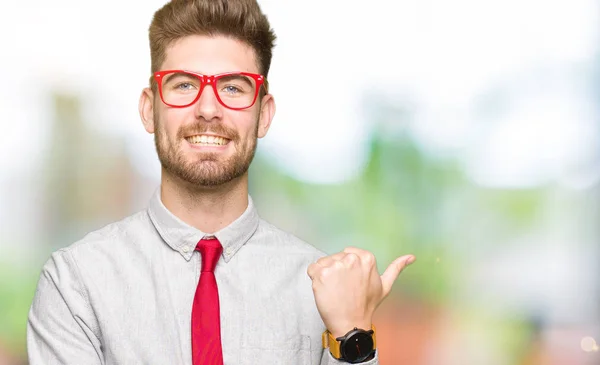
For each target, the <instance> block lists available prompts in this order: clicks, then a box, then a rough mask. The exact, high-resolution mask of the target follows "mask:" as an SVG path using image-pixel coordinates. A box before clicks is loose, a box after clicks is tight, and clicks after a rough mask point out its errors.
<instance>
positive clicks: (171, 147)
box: [140, 0, 275, 187]
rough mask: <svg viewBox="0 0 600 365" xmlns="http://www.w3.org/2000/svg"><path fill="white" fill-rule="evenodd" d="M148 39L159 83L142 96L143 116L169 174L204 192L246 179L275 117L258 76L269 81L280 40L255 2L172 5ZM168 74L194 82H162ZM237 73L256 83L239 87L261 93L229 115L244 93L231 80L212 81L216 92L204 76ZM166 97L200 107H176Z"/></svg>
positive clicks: (181, 1)
mask: <svg viewBox="0 0 600 365" xmlns="http://www.w3.org/2000/svg"><path fill="white" fill-rule="evenodd" d="M149 33H150V50H151V59H152V72H153V74H154V77H153V78H152V79H151V87H150V88H146V89H144V91H143V92H142V96H141V98H140V115H141V117H142V121H143V122H144V127H145V128H146V130H147V131H148V132H150V133H155V142H156V148H157V152H158V156H159V159H160V161H161V164H162V166H163V173H166V174H168V175H170V177H171V178H176V179H179V180H182V181H183V182H186V183H189V184H191V185H194V186H198V187H209V186H218V185H222V184H224V183H227V182H229V181H231V180H234V179H236V178H238V177H240V176H243V175H245V173H246V172H247V170H248V167H249V165H250V162H251V161H252V158H253V156H254V152H255V150H256V143H257V138H262V137H264V136H265V135H266V133H267V131H268V128H269V126H270V123H271V120H272V118H273V115H274V112H275V103H274V100H273V97H272V96H271V95H270V94H266V81H265V85H263V86H261V85H260V83H257V82H256V80H259V81H260V80H261V79H260V77H258V75H260V76H261V77H263V76H264V77H266V76H267V73H268V71H269V68H270V64H271V56H272V48H273V42H274V40H275V35H274V33H273V31H272V30H271V29H270V25H269V22H268V21H267V18H266V17H265V15H264V14H263V13H262V12H261V10H260V8H259V6H258V4H257V3H256V1H255V0H173V1H171V2H170V3H168V4H166V5H165V6H164V7H163V8H161V9H160V10H158V11H157V12H156V13H155V15H154V18H153V20H152V24H151V25H150V32H149ZM169 70H181V71H189V72H190V74H183V75H182V74H181V73H170V74H168V75H166V76H164V77H162V75H163V74H164V73H162V72H161V71H169ZM231 72H244V73H247V74H253V75H256V77H255V78H254V79H253V78H252V77H248V78H247V79H244V80H243V81H245V82H246V83H245V84H244V85H247V86H242V85H239V86H240V87H242V88H244V89H247V90H244V92H252V91H254V90H256V91H257V93H258V91H260V94H259V97H258V98H257V99H256V101H255V102H254V103H253V104H252V105H251V106H250V107H248V108H245V109H241V110H240V109H236V108H231V106H232V104H234V103H235V101H234V100H233V98H235V97H238V95H239V94H240V90H239V89H238V88H237V86H238V85H237V84H233V83H232V81H230V78H226V77H225V78H221V79H219V80H220V81H219V82H215V80H214V79H210V82H214V83H215V85H214V87H213V85H212V84H209V83H207V82H206V81H207V80H209V78H206V77H204V76H202V75H206V76H211V75H218V74H223V73H231ZM194 73H195V74H197V75H198V77H197V78H194ZM185 77H188V79H187V81H185V80H184V81H185V82H180V81H179V79H181V78H185ZM203 81H204V82H203ZM159 83H160V85H159ZM252 88H254V89H252ZM199 90H202V91H201V93H200V94H198V92H199ZM168 93H171V94H172V93H177V94H176V96H178V97H180V98H181V97H182V96H181V95H183V98H186V96H185V95H184V94H185V93H189V94H190V95H191V94H193V95H196V96H197V99H194V98H188V99H186V100H189V101H190V102H192V104H189V103H187V102H186V103H177V102H176V103H173V102H171V100H172V99H169V98H170V97H169V96H168V95H171V94H168ZM265 94H266V95H265ZM226 98H229V99H226ZM177 100H178V99H177ZM194 100H195V101H194ZM228 100H229V101H228ZM184 104H185V106H184ZM188 104H189V105H188ZM181 106H183V107H181ZM233 106H235V105H233ZM215 137H217V138H215Z"/></svg>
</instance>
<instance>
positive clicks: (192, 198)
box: [160, 170, 248, 233]
mask: <svg viewBox="0 0 600 365" xmlns="http://www.w3.org/2000/svg"><path fill="white" fill-rule="evenodd" d="M160 197H161V201H162V203H163V204H164V206H165V207H166V208H167V209H168V210H169V211H170V212H171V213H173V214H174V215H175V216H176V217H177V218H179V219H181V220H182V221H184V222H185V223H187V224H189V225H190V226H192V227H195V228H197V229H199V230H200V231H202V232H204V233H215V232H217V231H219V230H221V229H222V228H224V227H227V226H228V225H229V224H231V223H232V222H233V221H235V220H236V219H237V218H239V217H240V216H241V215H242V214H243V213H244V211H245V210H246V208H247V207H248V173H247V172H246V173H245V174H244V175H242V176H240V177H239V178H237V179H234V180H232V181H230V182H228V183H226V184H223V185H221V186H216V187H198V186H194V185H192V184H190V183H188V182H186V181H183V180H181V179H179V178H178V177H176V176H172V175H171V174H169V173H168V172H166V171H165V170H163V171H162V177H161V185H160Z"/></svg>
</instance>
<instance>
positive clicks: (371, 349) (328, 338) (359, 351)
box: [322, 325, 377, 364]
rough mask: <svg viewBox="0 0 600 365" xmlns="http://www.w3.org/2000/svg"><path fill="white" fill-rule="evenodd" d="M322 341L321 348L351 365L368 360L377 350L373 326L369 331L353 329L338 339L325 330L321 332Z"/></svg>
mask: <svg viewBox="0 0 600 365" xmlns="http://www.w3.org/2000/svg"><path fill="white" fill-rule="evenodd" d="M322 339H323V348H324V349H326V348H329V352H331V356H333V357H334V358H336V359H338V360H342V361H345V362H349V363H351V364H357V363H360V362H364V361H365V360H367V359H369V357H371V355H373V354H374V353H375V349H376V348H377V345H376V341H375V326H374V325H371V330H369V331H365V330H363V329H360V328H356V327H355V328H354V329H353V330H351V331H350V332H348V333H346V335H345V336H342V337H338V338H335V337H333V334H332V333H331V332H329V330H326V331H325V332H323V336H322Z"/></svg>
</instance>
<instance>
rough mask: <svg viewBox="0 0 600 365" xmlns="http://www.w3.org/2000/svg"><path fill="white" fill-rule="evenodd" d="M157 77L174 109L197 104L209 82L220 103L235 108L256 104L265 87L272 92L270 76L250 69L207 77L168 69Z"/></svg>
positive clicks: (161, 93)
mask: <svg viewBox="0 0 600 365" xmlns="http://www.w3.org/2000/svg"><path fill="white" fill-rule="evenodd" d="M154 78H155V79H156V82H157V84H158V92H159V94H160V98H161V100H162V101H163V103H165V104H166V105H168V106H170V107H174V108H185V107H188V106H190V105H192V104H194V103H195V102H196V101H198V99H199V98H200V95H201V94H202V90H203V89H204V86H206V85H211V86H212V89H213V91H214V93H215V95H216V97H217V100H219V103H221V104H222V105H223V106H224V107H226V108H229V109H233V110H243V109H247V108H250V107H251V106H252V105H254V103H255V102H256V98H257V97H258V93H259V91H260V87H261V86H264V88H265V91H267V92H268V82H267V79H266V78H265V77H264V76H262V75H258V74H253V73H249V72H227V73H222V74H218V75H212V76H207V75H201V74H198V73H195V72H191V71H184V70H167V71H158V72H155V73H154Z"/></svg>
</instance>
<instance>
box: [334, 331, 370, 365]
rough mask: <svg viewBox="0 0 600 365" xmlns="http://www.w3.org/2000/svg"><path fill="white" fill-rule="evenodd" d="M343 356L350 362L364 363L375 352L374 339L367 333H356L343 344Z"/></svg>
mask: <svg viewBox="0 0 600 365" xmlns="http://www.w3.org/2000/svg"><path fill="white" fill-rule="evenodd" d="M340 350H341V351H342V356H343V357H344V359H345V360H346V361H348V362H351V363H352V362H363V361H364V360H366V359H367V358H368V357H369V356H371V353H372V352H373V337H371V335H370V334H368V333H366V332H358V333H354V334H352V335H350V336H348V338H347V339H346V340H344V341H343V342H342V344H341V348H340Z"/></svg>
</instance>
